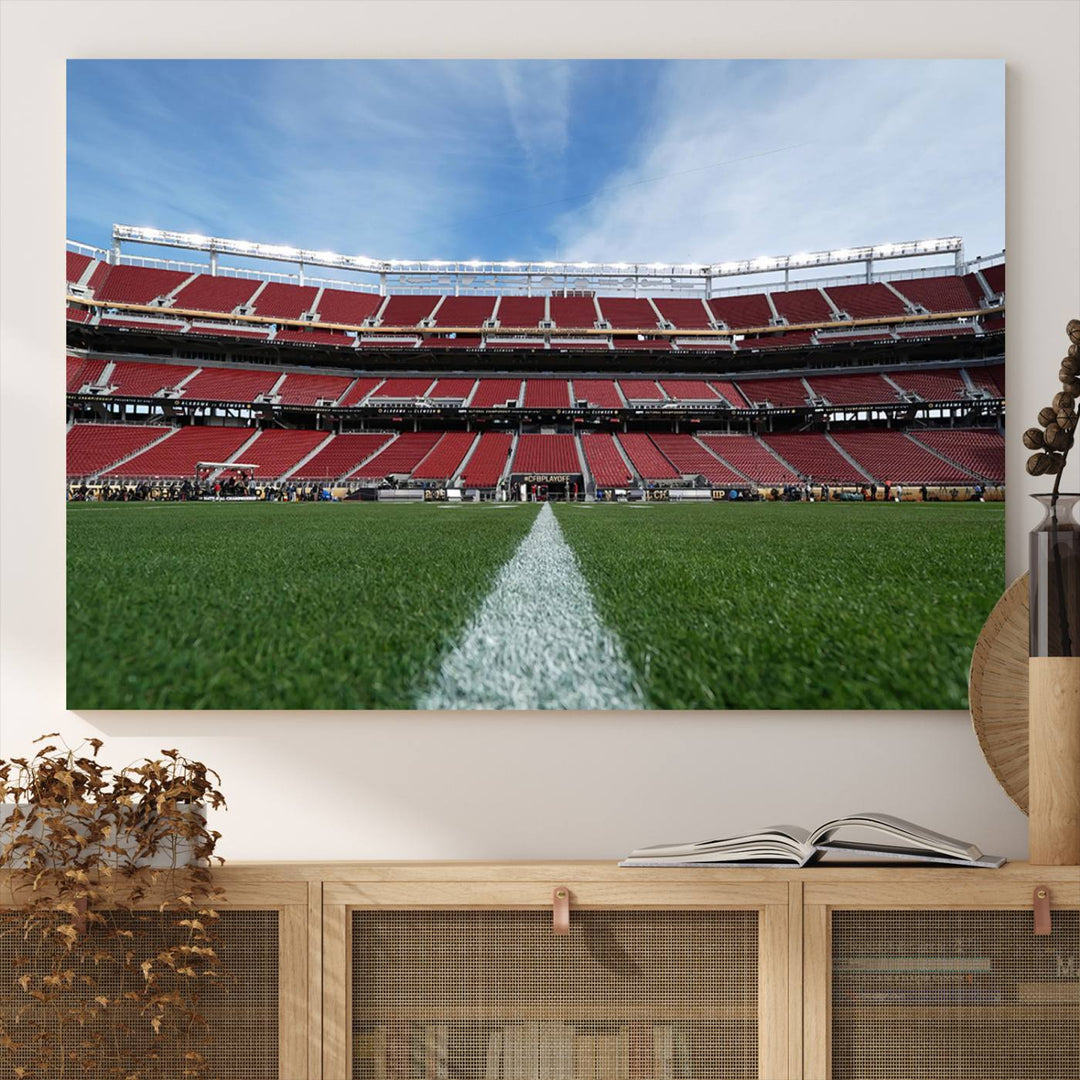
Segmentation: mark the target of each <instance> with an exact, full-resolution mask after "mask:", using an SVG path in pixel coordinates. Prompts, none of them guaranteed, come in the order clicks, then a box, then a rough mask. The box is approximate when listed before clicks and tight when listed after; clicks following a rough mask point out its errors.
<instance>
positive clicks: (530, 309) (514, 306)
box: [496, 296, 592, 330]
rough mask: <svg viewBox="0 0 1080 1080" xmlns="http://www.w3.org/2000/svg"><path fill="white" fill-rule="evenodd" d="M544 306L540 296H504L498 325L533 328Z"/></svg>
mask: <svg viewBox="0 0 1080 1080" xmlns="http://www.w3.org/2000/svg"><path fill="white" fill-rule="evenodd" d="M544 306H545V302H544V297H542V296H504V297H503V298H502V299H501V300H500V301H499V310H498V313H497V316H496V317H497V318H498V320H499V326H500V327H503V328H506V327H515V326H518V327H522V328H527V329H530V330H535V329H536V328H537V327H538V326H539V325H540V320H541V319H542V318H543V317H544ZM589 325H590V326H591V325H592V324H591V323H590V324H589Z"/></svg>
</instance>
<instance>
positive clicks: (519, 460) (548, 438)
mask: <svg viewBox="0 0 1080 1080" xmlns="http://www.w3.org/2000/svg"><path fill="white" fill-rule="evenodd" d="M510 471H511V472H512V473H555V474H561V473H565V474H569V475H573V474H574V473H580V472H581V462H580V460H579V459H578V455H577V445H576V441H575V439H574V436H573V435H520V436H519V437H518V443H517V452H516V453H515V454H514V464H513V465H512V466H511V467H510Z"/></svg>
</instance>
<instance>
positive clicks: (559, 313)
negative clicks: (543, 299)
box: [550, 296, 596, 330]
mask: <svg viewBox="0 0 1080 1080" xmlns="http://www.w3.org/2000/svg"><path fill="white" fill-rule="evenodd" d="M550 311H551V319H552V321H553V322H554V323H555V325H556V326H557V327H558V328H559V329H560V330H591V329H592V328H593V327H594V326H595V325H596V304H595V303H594V302H593V298H592V297H591V296H553V297H551V299H550Z"/></svg>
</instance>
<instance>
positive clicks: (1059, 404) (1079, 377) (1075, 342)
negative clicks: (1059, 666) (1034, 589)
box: [1024, 319, 1080, 656]
mask: <svg viewBox="0 0 1080 1080" xmlns="http://www.w3.org/2000/svg"><path fill="white" fill-rule="evenodd" d="M1065 330H1066V333H1067V334H1068V335H1069V341H1070V342H1071V344H1070V345H1069V351H1068V353H1067V354H1066V356H1065V358H1064V359H1063V360H1062V361H1061V367H1060V369H1059V370H1058V379H1059V380H1060V381H1061V390H1059V391H1058V393H1056V394H1055V395H1054V400H1053V401H1052V402H1051V403H1050V405H1049V406H1048V407H1047V408H1045V409H1043V410H1042V411H1041V412H1040V413H1039V424H1040V425H1041V426H1040V427H1031V428H1028V429H1027V431H1025V432H1024V445H1025V446H1026V447H1027V448H1028V449H1029V450H1034V451H1036V452H1035V453H1034V454H1032V455H1031V457H1029V458H1028V461H1027V471H1028V472H1029V473H1030V474H1031V475H1032V476H1042V475H1044V474H1050V475H1052V476H1053V477H1054V487H1053V490H1052V491H1051V493H1050V542H1051V546H1052V548H1053V559H1054V569H1055V574H1054V578H1055V584H1056V587H1057V592H1058V605H1057V606H1058V617H1059V619H1060V620H1061V642H1062V654H1063V655H1064V656H1072V654H1073V643H1072V635H1071V634H1070V632H1069V617H1068V605H1067V602H1066V596H1065V569H1064V566H1063V565H1062V560H1061V548H1060V546H1059V543H1058V513H1057V504H1058V496H1059V494H1060V490H1061V477H1062V474H1063V473H1064V471H1065V463H1066V462H1067V461H1068V459H1069V451H1070V450H1071V449H1072V446H1073V442H1074V441H1075V433H1076V421H1077V413H1076V401H1077V398H1080V356H1078V355H1077V354H1078V352H1080V319H1070V320H1069V324H1068V326H1067V327H1066V328H1065Z"/></svg>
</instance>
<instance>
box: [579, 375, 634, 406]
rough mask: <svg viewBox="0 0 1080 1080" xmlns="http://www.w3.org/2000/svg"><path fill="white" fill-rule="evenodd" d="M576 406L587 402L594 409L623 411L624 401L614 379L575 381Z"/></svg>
mask: <svg viewBox="0 0 1080 1080" xmlns="http://www.w3.org/2000/svg"><path fill="white" fill-rule="evenodd" d="M572 397H573V399H574V404H575V405H576V404H577V403H578V402H579V401H584V402H586V403H587V404H588V405H589V406H591V407H592V408H594V409H621V408H623V407H624V403H623V399H622V398H621V397H619V391H618V388H617V387H616V386H615V381H614V380H613V379H574V389H573V394H572Z"/></svg>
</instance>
